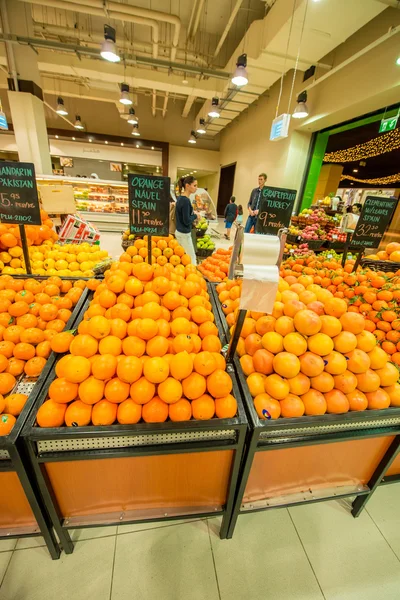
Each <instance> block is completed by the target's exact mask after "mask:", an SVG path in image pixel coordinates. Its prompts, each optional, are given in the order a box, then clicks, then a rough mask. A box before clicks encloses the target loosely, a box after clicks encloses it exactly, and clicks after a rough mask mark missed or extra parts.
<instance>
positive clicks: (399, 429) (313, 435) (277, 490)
mask: <svg viewBox="0 0 400 600" xmlns="http://www.w3.org/2000/svg"><path fill="white" fill-rule="evenodd" d="M234 362H235V368H236V373H237V376H238V380H239V384H240V387H241V389H242V397H243V400H244V404H245V408H246V412H247V415H248V417H249V423H250V428H249V432H250V433H249V437H248V439H247V441H246V450H245V456H244V459H243V463H242V468H241V474H240V483H239V486H238V492H237V496H236V499H235V506H234V510H233V515H232V521H231V523H230V526H229V530H228V536H227V537H228V538H230V537H232V535H233V531H234V528H235V525H236V521H237V518H238V516H239V514H243V513H249V512H256V511H261V510H267V509H271V508H282V507H288V506H295V505H298V504H306V503H310V502H321V501H324V500H332V499H338V498H346V497H354V496H355V497H356V498H355V500H354V501H353V503H352V510H351V512H352V514H353V516H354V517H357V516H358V515H359V514H360V513H361V512H362V510H363V508H364V507H365V505H366V503H367V502H368V500H369V499H370V498H371V496H372V494H373V493H374V492H375V490H376V489H377V487H378V486H379V485H380V484H385V483H391V482H394V481H399V480H400V475H399V474H400V454H399V451H400V409H399V408H388V409H386V410H376V411H368V410H367V411H362V412H350V413H347V414H343V415H333V414H330V415H328V414H325V415H322V416H319V417H318V416H311V417H307V416H304V417H300V418H291V419H285V418H280V419H276V420H263V419H260V418H259V417H258V414H257V412H256V410H255V408H254V404H253V399H252V397H251V395H250V392H249V389H248V386H247V383H246V378H245V376H244V374H243V371H242V368H241V366H240V362H239V360H238V358H237V357H236V358H235V361H234ZM267 453H268V454H267ZM394 461H396V462H395V463H394ZM393 469H394V471H397V473H399V474H391V475H389V476H388V477H385V473H386V472H387V471H388V470H389V472H392V470H393Z"/></svg>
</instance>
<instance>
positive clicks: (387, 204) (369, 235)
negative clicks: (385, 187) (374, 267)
mask: <svg viewBox="0 0 400 600" xmlns="http://www.w3.org/2000/svg"><path fill="white" fill-rule="evenodd" d="M396 205H397V199H396V198H383V197H382V196H367V198H366V200H365V202H364V206H363V208H362V211H361V215H360V218H359V219H358V223H357V225H356V228H355V230H354V233H353V238H352V240H351V243H350V245H351V247H352V248H353V247H358V246H364V247H365V248H377V247H378V246H379V244H380V243H381V240H382V238H383V236H384V234H385V231H386V229H387V228H388V226H389V223H390V221H391V219H392V216H393V213H394V210H395V208H396Z"/></svg>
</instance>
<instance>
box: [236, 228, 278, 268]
mask: <svg viewBox="0 0 400 600" xmlns="http://www.w3.org/2000/svg"><path fill="white" fill-rule="evenodd" d="M280 249H281V243H280V240H279V238H278V237H276V236H274V235H260V234H259V235H257V234H254V233H245V234H244V243H243V252H242V257H241V262H242V264H243V265H263V266H265V265H276V263H277V261H278V258H279V254H280Z"/></svg>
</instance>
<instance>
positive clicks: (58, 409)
mask: <svg viewBox="0 0 400 600" xmlns="http://www.w3.org/2000/svg"><path fill="white" fill-rule="evenodd" d="M66 410H67V405H66V404H60V403H59V402H55V401H54V400H46V402H43V404H42V406H41V407H40V408H39V410H38V413H37V415H36V421H37V424H38V425H39V427H61V426H62V425H64V417H65V412H66Z"/></svg>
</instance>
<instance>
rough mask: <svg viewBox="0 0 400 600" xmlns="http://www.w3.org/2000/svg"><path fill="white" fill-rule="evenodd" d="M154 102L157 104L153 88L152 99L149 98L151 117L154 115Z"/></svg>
mask: <svg viewBox="0 0 400 600" xmlns="http://www.w3.org/2000/svg"><path fill="white" fill-rule="evenodd" d="M156 104H157V92H156V90H153V93H152V99H151V114H152V115H153V117H155V116H156Z"/></svg>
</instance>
